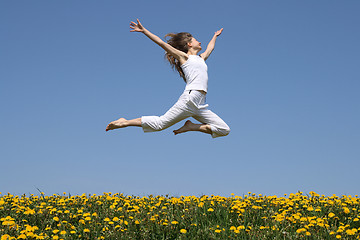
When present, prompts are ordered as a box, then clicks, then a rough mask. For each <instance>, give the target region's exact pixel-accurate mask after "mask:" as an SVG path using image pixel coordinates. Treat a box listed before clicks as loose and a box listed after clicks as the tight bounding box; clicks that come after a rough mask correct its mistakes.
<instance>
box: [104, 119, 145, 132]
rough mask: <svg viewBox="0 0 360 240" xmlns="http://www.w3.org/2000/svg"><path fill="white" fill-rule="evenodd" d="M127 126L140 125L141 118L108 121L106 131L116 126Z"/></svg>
mask: <svg viewBox="0 0 360 240" xmlns="http://www.w3.org/2000/svg"><path fill="white" fill-rule="evenodd" d="M129 126H135V127H141V118H135V119H131V120H126V119H125V118H120V119H118V120H116V121H113V122H111V123H109V124H108V125H107V127H106V131H109V130H114V129H117V128H124V127H129Z"/></svg>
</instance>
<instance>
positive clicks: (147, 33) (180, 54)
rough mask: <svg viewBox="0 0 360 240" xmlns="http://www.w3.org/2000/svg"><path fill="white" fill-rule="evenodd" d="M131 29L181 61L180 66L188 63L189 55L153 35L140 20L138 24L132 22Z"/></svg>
mask: <svg viewBox="0 0 360 240" xmlns="http://www.w3.org/2000/svg"><path fill="white" fill-rule="evenodd" d="M130 28H132V29H133V30H130V32H142V33H143V34H145V36H147V37H148V38H150V39H151V40H152V41H153V42H155V43H156V44H157V45H159V46H160V47H162V48H163V49H164V50H165V51H166V52H168V53H169V54H170V55H172V56H174V57H175V58H176V59H177V60H179V62H180V64H183V63H184V62H186V61H187V59H188V55H187V54H186V53H184V52H182V51H180V50H178V49H176V48H174V47H173V46H171V45H170V44H168V43H166V42H164V41H163V40H162V39H161V38H159V37H158V36H156V35H155V34H153V33H151V32H150V31H149V30H147V29H146V28H144V26H143V25H142V24H141V23H140V21H139V19H137V23H135V22H131V23H130Z"/></svg>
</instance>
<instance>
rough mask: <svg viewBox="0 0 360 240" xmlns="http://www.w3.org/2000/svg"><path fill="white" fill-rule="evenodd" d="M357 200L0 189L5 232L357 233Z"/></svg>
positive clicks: (176, 235)
mask: <svg viewBox="0 0 360 240" xmlns="http://www.w3.org/2000/svg"><path fill="white" fill-rule="evenodd" d="M359 218H360V200H359V197H358V196H357V195H356V196H340V197H339V196H336V195H333V196H324V195H321V196H320V195H319V194H317V193H315V192H310V193H309V194H303V193H302V192H298V193H295V194H289V195H287V194H285V195H284V196H282V197H278V196H263V195H261V194H258V195H256V194H254V193H248V194H247V195H244V196H235V195H234V194H231V196H230V197H222V196H214V195H211V196H206V195H204V196H200V197H196V196H180V197H171V196H152V195H150V196H146V197H138V196H125V195H123V194H120V193H115V194H113V193H103V194H102V195H95V194H92V195H89V194H88V195H86V194H83V195H76V196H71V195H70V194H66V193H63V194H54V195H51V196H45V195H44V194H43V193H41V194H39V195H29V196H26V195H22V196H14V195H11V194H10V193H8V194H1V193H0V224H1V228H0V236H1V240H5V239H64V240H65V239H359V238H360V221H359Z"/></svg>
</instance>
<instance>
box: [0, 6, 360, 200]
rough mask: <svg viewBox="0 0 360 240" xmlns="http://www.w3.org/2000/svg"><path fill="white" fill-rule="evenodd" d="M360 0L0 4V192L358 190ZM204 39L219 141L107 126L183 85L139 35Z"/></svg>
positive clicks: (158, 107) (169, 99)
mask: <svg viewBox="0 0 360 240" xmlns="http://www.w3.org/2000/svg"><path fill="white" fill-rule="evenodd" d="M359 10H360V2H359V1H355V0H348V1H338V0H318V1H310V0H305V1H288V0H274V1H267V0H266V1H265V0H259V1H250V0H248V1H227V0H224V1H221V2H220V1H214V2H209V1H181V2H178V4H175V3H174V2H169V1H156V3H155V2H154V1H137V2H131V1H127V2H125V1H114V0H108V1H92V0H91V1H85V0H79V1H44V0H42V1H41V0H39V1H1V2H0V52H1V54H0V146H1V151H0V161H1V167H0V172H1V174H0V192H2V193H3V194H5V193H7V192H10V193H13V194H30V193H34V194H36V193H37V188H38V189H40V190H41V191H43V192H45V194H47V195H51V194H53V193H62V192H67V193H71V194H82V193H96V194H101V193H103V192H121V193H124V194H127V195H148V194H154V195H159V194H163V195H165V194H169V195H172V196H180V195H196V196H199V195H202V194H214V195H222V196H230V194H231V193H235V194H237V195H242V194H246V193H247V192H253V193H257V194H264V195H282V194H288V193H295V192H297V191H302V192H305V193H308V192H309V191H315V192H317V193H319V194H325V195H332V194H337V195H342V194H351V195H355V194H359V193H360V185H359V184H358V179H359V177H358V176H359V169H360V147H359V143H360V127H359V122H360V95H359V89H360V71H359V60H360V59H359V56H360V45H359V42H360V32H359V30H358V25H359V22H360V15H359V14H358V13H359ZM136 18H139V19H140V20H141V22H142V24H143V25H144V26H145V27H146V28H147V29H149V30H150V31H151V32H153V33H154V34H156V35H158V36H160V37H162V38H163V36H164V35H165V34H167V33H169V32H182V31H187V32H190V33H192V34H193V35H194V37H196V38H197V39H198V40H199V41H201V42H202V45H203V46H206V45H207V43H208V42H209V40H210V39H211V37H212V36H213V34H214V32H215V31H216V30H218V29H220V28H221V27H223V28H224V31H223V34H222V35H221V36H220V38H218V40H217V43H216V47H215V50H214V52H213V53H212V55H211V56H210V58H209V59H208V60H207V64H208V67H209V89H208V90H209V91H208V95H207V102H208V104H209V105H210V107H209V108H210V109H211V110H213V111H214V112H215V113H217V114H218V115H220V116H221V117H222V118H223V119H224V120H225V121H226V122H227V123H228V125H229V126H230V127H231V133H230V134H229V135H228V136H227V137H224V138H217V139H212V138H211V136H210V135H206V134H201V133H195V132H191V133H185V134H180V135H177V136H173V134H172V130H174V129H177V128H179V127H180V126H181V125H182V124H183V122H181V123H178V124H176V125H174V126H173V127H171V128H169V129H167V130H164V131H162V132H157V133H146V134H145V133H143V131H142V130H141V128H127V129H122V130H119V131H111V132H105V127H106V125H107V124H108V123H109V122H110V121H113V120H115V119H117V118H119V117H125V118H137V117H140V116H143V115H162V114H163V113H165V112H166V111H167V110H168V109H169V108H170V107H171V106H172V105H173V104H174V103H175V102H176V100H177V99H178V97H179V96H180V94H181V93H182V91H183V89H184V87H185V85H184V82H183V81H182V79H180V78H179V76H178V75H177V73H175V72H173V71H172V70H171V68H170V66H169V64H168V63H167V62H166V61H165V60H164V57H163V54H164V51H163V50H162V49H161V48H160V47H158V46H157V45H155V44H154V43H153V42H151V41H150V40H149V39H147V38H146V37H145V36H144V35H142V34H139V33H130V31H129V30H130V29H129V23H130V21H134V20H136Z"/></svg>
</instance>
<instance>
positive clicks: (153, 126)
mask: <svg viewBox="0 0 360 240" xmlns="http://www.w3.org/2000/svg"><path fill="white" fill-rule="evenodd" d="M205 97H206V95H205V94H203V93H201V92H199V91H196V90H195V91H194V90H192V91H187V90H185V91H184V93H183V94H182V95H181V96H180V98H179V100H178V101H177V102H176V103H175V104H174V106H172V107H171V108H170V109H169V110H168V111H167V112H166V113H165V114H164V115H162V116H160V117H158V116H143V117H142V118H141V125H142V128H143V130H144V132H155V131H161V130H164V129H166V128H168V127H170V126H172V125H174V124H175V123H177V122H180V121H181V120H184V119H185V118H188V117H193V118H195V119H196V120H197V121H199V122H201V123H203V124H208V125H210V127H211V131H212V137H213V138H216V137H221V136H226V135H228V134H229V132H230V128H229V126H228V125H227V124H226V123H225V122H224V121H223V120H222V119H221V118H220V117H219V116H218V115H216V114H215V113H213V112H212V111H210V110H209V109H207V107H208V105H207V104H205Z"/></svg>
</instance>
